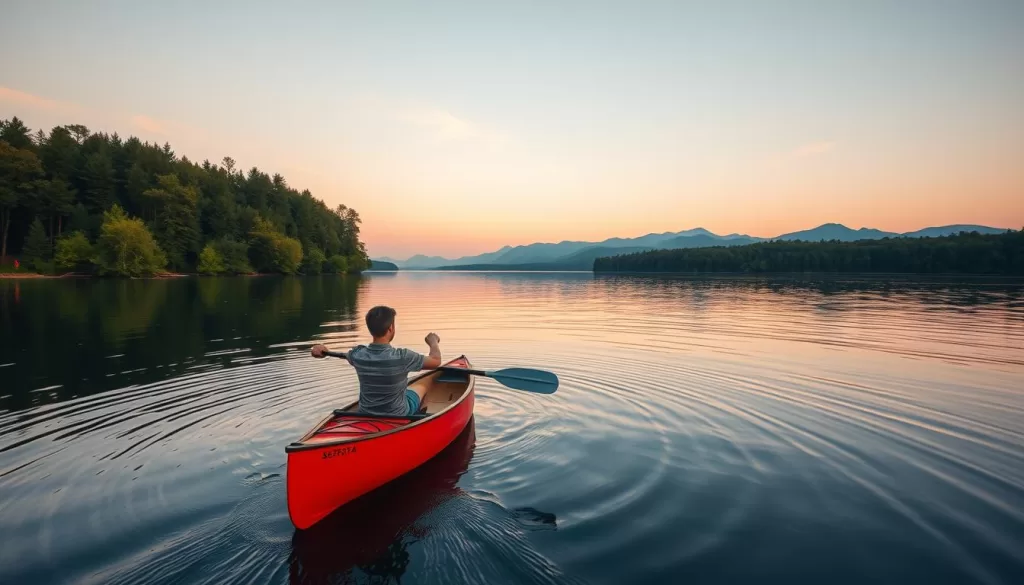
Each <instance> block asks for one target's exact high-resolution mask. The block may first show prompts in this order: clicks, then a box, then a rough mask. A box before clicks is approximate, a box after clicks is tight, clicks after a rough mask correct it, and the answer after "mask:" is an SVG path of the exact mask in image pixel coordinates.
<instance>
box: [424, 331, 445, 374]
mask: <svg viewBox="0 0 1024 585" xmlns="http://www.w3.org/2000/svg"><path fill="white" fill-rule="evenodd" d="M424 341H426V342H427V347H429V348H430V354H429V355H428V356H427V357H425V358H423V369H424V370H433V369H434V368H436V367H438V366H440V365H441V338H440V337H438V336H437V333H430V334H428V335H427V337H426V339H424Z"/></svg>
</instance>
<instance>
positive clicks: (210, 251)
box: [199, 244, 225, 274]
mask: <svg viewBox="0 0 1024 585" xmlns="http://www.w3.org/2000/svg"><path fill="white" fill-rule="evenodd" d="M224 271H225V268H224V259H223V258H221V257H220V254H218V253H217V249H216V248H215V247H214V246H213V244H206V246H205V247H204V248H203V251H202V252H200V253H199V272H200V273H201V274H220V273H222V272H224Z"/></svg>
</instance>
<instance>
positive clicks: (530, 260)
mask: <svg viewBox="0 0 1024 585" xmlns="http://www.w3.org/2000/svg"><path fill="white" fill-rule="evenodd" d="M973 231H976V232H980V233H983V234H995V233H1002V232H1004V231H1006V230H1005V229H1002V228H993V227H987V226H981V225H946V226H938V227H929V228H924V229H920V230H917V231H913V232H906V233H896V232H885V231H882V230H876V229H872V228H860V229H856V230H855V229H852V228H848V227H846V226H845V225H842V224H839V223H826V224H823V225H820V226H818V227H816V228H813V229H809V230H802V231H798V232H792V233H788V234H782V235H780V236H776V237H774V238H757V237H753V236H748V235H745V234H729V235H725V236H720V235H718V234H715V233H712V232H710V231H708V230H706V229H704V228H695V229H691V230H684V231H681V232H664V233H660V234H647V235H645V236H640V237H637V238H609V239H607V240H604V241H601V242H575V241H563V242H558V243H536V244H528V245H524V246H505V247H504V248H501V249H500V250H495V251H494V252H487V253H486V254H478V255H476V256H463V257H461V258H451V259H450V258H443V257H441V256H424V255H422V254H417V255H415V256H412V257H411V258H408V259H406V260H396V259H394V258H386V257H384V258H378V259H376V261H378V262H390V263H392V264H395V265H397V266H398V267H399V268H401V269H403V270H425V269H439V270H590V269H591V267H592V266H593V265H594V259H595V258H600V257H602V256H615V255H618V254H631V253H633V252H645V251H648V250H673V249H679V248H706V247H710V246H742V245H745V244H753V243H756V242H764V241H768V240H805V241H820V240H839V241H842V242H852V241H856V240H874V239H880V238H895V237H902V238H923V237H938V236H945V235H950V234H956V233H959V232H973Z"/></svg>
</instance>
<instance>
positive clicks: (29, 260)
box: [21, 217, 53, 271]
mask: <svg viewBox="0 0 1024 585" xmlns="http://www.w3.org/2000/svg"><path fill="white" fill-rule="evenodd" d="M21 254H22V256H24V257H25V265H26V266H28V267H30V268H33V269H35V270H40V271H41V270H44V269H45V268H46V267H47V264H48V263H49V261H50V259H51V258H52V257H53V247H52V246H51V245H50V238H49V237H48V236H47V235H46V228H44V227H43V222H41V221H39V218H38V217H37V218H36V219H35V221H33V222H32V225H31V226H30V227H29V228H28V235H27V236H25V244H24V245H23V246H22V247H21Z"/></svg>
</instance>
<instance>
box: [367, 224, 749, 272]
mask: <svg viewBox="0 0 1024 585" xmlns="http://www.w3.org/2000/svg"><path fill="white" fill-rule="evenodd" d="M686 237H698V238H701V239H700V241H701V242H711V241H715V242H717V241H719V240H721V241H725V240H732V239H736V238H746V239H749V240H750V241H760V240H759V239H757V238H751V237H750V236H744V235H739V234H732V235H730V236H718V235H715V234H713V233H711V232H709V231H708V230H706V229H704V228H696V229H692V230H685V231H681V232H665V233H661V234H647V235H645V236H640V237H637V238H609V239H607V240H604V241H601V242H579V241H568V240H567V241H562V242H558V243H536V244H528V245H523V246H505V247H504V248H502V249H500V250H497V251H494V252H488V253H486V254H480V255H477V256H463V257H462V258H455V259H448V258H442V257H439V256H423V255H416V256H413V257H411V258H409V259H408V260H405V261H400V260H393V259H391V258H381V260H384V261H389V262H394V263H395V264H397V265H398V266H399V267H400V268H405V269H410V270H417V269H427V268H441V269H445V270H447V269H451V268H453V267H455V266H470V267H474V268H475V267H476V266H477V265H483V264H500V265H520V264H547V263H551V262H561V261H563V260H565V259H567V258H568V257H569V256H571V255H573V254H576V253H578V252H582V251H583V250H586V249H589V248H592V247H595V246H600V247H603V248H609V249H612V248H614V249H619V248H636V249H641V248H642V249H650V250H654V249H663V248H664V247H665V245H664V243H665V242H668V241H674V242H675V243H674V244H673V247H675V246H676V245H677V244H679V243H680V242H682V240H679V238H686ZM695 241H696V240H695ZM702 245H715V244H707V243H704V244H702ZM683 247H691V246H689V245H684V246H683Z"/></svg>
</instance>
